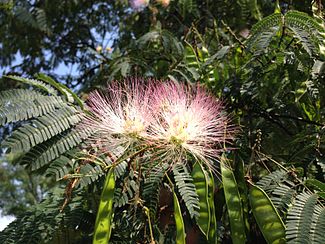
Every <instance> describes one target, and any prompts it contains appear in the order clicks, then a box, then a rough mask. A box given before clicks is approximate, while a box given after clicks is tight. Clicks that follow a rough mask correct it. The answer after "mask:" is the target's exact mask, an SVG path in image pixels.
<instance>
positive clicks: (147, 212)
mask: <svg viewBox="0 0 325 244" xmlns="http://www.w3.org/2000/svg"><path fill="white" fill-rule="evenodd" d="M143 209H144V213H145V214H146V215H147V217H148V224H149V232H150V238H151V241H150V243H151V244H155V239H154V237H153V231H152V225H151V219H150V211H149V209H148V208H147V207H146V206H143Z"/></svg>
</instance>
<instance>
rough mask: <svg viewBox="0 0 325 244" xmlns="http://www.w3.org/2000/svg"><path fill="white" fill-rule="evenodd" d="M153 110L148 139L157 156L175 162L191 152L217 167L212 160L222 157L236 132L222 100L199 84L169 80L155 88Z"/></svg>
mask: <svg viewBox="0 0 325 244" xmlns="http://www.w3.org/2000/svg"><path fill="white" fill-rule="evenodd" d="M152 110H153V120H152V122H151V125H150V126H149V128H148V134H147V138H148V140H149V141H150V142H151V143H153V144H155V145H156V148H157V151H158V155H160V156H161V157H162V158H163V159H164V160H168V161H170V162H176V163H177V162H182V161H184V160H185V161H186V160H187V158H188V155H191V156H192V157H194V158H195V159H196V160H201V161H203V162H204V163H206V164H207V166H208V167H209V168H210V169H211V170H213V171H215V170H216V169H215V166H214V164H213V163H212V161H214V160H215V159H218V158H219V157H220V153H221V152H222V151H224V150H225V145H226V144H227V143H228V142H231V140H232V137H233V132H234V128H233V127H228V122H229V117H228V116H227V115H226V114H225V113H224V112H223V105H222V102H220V101H218V100H217V99H216V98H214V97H213V96H212V95H211V94H209V93H208V92H207V91H206V90H205V89H204V88H202V87H200V86H199V85H198V86H196V87H194V88H190V87H189V86H186V85H182V84H176V83H173V82H166V83H162V84H160V85H158V87H157V88H156V89H155V92H154V95H153V96H152Z"/></svg>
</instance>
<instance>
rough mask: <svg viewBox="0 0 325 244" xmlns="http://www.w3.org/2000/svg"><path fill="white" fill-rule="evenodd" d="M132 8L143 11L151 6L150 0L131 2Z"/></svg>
mask: <svg viewBox="0 0 325 244" xmlns="http://www.w3.org/2000/svg"><path fill="white" fill-rule="evenodd" d="M130 3H131V6H132V8H134V9H141V8H144V7H146V6H148V4H149V0H131V1H130Z"/></svg>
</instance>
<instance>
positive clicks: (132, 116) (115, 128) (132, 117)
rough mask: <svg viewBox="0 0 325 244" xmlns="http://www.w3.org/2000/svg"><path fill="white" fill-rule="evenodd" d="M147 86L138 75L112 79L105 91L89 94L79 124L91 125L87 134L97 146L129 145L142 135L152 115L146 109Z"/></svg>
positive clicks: (148, 89) (147, 101)
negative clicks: (118, 80) (88, 112)
mask: <svg viewBox="0 0 325 244" xmlns="http://www.w3.org/2000/svg"><path fill="white" fill-rule="evenodd" d="M150 89H151V88H150V86H149V85H148V86H147V85H145V84H140V81H139V80H138V79H129V80H125V81H124V82H123V83H118V82H115V81H114V82H112V83H110V84H109V85H108V87H107V89H106V91H104V92H103V93H100V92H99V91H95V92H93V93H91V94H90V95H89V99H88V104H89V110H90V112H91V113H92V114H91V115H87V116H86V117H85V119H84V121H83V126H86V127H87V128H91V129H92V131H93V136H92V138H91V141H92V143H94V144H95V145H96V146H98V147H99V148H105V149H108V150H111V149H115V148H116V147H121V146H122V147H123V148H124V149H125V148H127V147H129V146H130V145H131V144H132V143H133V142H135V141H137V140H139V139H141V138H143V137H146V131H147V127H148V126H149V124H150V122H151V120H152V116H151V113H150V110H149V106H148V105H149V97H150Z"/></svg>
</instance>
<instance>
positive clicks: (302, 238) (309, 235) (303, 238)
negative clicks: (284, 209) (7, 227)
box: [286, 192, 325, 243]
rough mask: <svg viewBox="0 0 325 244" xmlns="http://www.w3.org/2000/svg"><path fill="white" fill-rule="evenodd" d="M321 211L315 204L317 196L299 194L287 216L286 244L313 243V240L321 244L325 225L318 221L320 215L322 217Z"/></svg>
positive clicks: (321, 207)
mask: <svg viewBox="0 0 325 244" xmlns="http://www.w3.org/2000/svg"><path fill="white" fill-rule="evenodd" d="M323 211H324V207H323V206H321V205H320V204H317V194H309V193H306V192H303V193H300V194H299V195H298V196H297V198H296V201H295V203H294V205H293V207H292V208H291V209H290V210H289V213H288V216H287V223H286V226H287V228H286V238H287V241H288V243H314V242H312V240H313V239H314V240H315V239H316V240H320V241H321V242H320V243H323V242H324V238H322V236H323V235H324V233H325V225H324V221H323V220H321V219H320V215H324V213H323ZM320 238H322V239H320Z"/></svg>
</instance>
